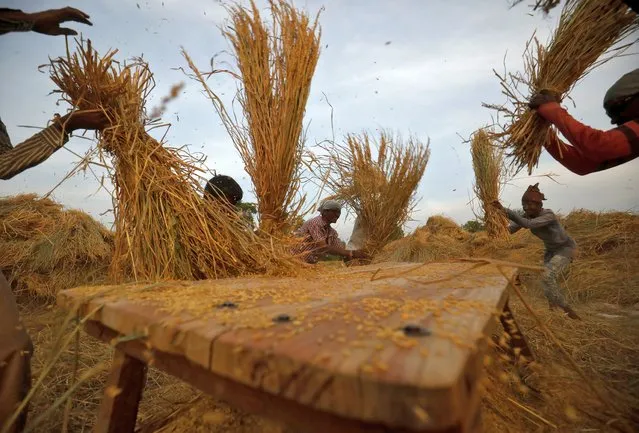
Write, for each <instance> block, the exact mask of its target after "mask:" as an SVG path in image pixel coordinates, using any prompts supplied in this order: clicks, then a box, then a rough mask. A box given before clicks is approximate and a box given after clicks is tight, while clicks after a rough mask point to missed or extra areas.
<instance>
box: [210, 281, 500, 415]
mask: <svg viewBox="0 0 639 433" xmlns="http://www.w3.org/2000/svg"><path fill="white" fill-rule="evenodd" d="M494 280H495V279H494V278H493V282H494ZM497 281H501V282H502V289H501V292H503V283H504V281H503V277H497ZM389 284H390V286H391V287H396V286H397V284H398V283H397V282H396V281H394V282H390V283H389ZM403 284H404V285H406V284H407V283H406V282H404V283H403ZM432 290H434V292H430V293H424V292H423V291H422V292H420V291H419V290H413V291H408V292H406V291H405V292H403V293H400V292H397V293H395V296H396V297H397V296H400V295H403V297H404V299H406V298H407V297H408V298H409V299H415V298H419V297H420V296H427V297H430V298H434V297H435V296H436V295H435V293H436V292H440V294H445V296H450V295H451V294H452V293H453V292H452V291H450V290H446V289H445V288H442V287H437V286H435V287H433V288H432ZM463 290H465V289H463ZM466 291H467V290H466ZM499 291H500V290H497V291H496V292H495V293H496V294H495V296H497V301H496V303H498V302H499V298H500V295H499V293H498V292H499ZM468 293H470V292H468ZM474 293H476V294H479V295H480V293H479V292H478V291H476V292H474ZM378 295H379V293H378ZM354 296H356V295H353V296H352V297H351V299H348V300H346V301H344V302H345V303H344V305H345V306H347V307H346V308H345V311H348V310H349V309H350V310H354V309H356V308H357V304H358V302H360V301H361V298H359V297H358V298H355V297H354ZM479 297H481V296H479ZM392 298H393V297H392V296H391V297H390V299H392ZM494 302H495V301H494ZM314 314H315V316H322V315H323V314H325V311H322V310H321V309H320V310H319V311H317V312H315V313H314ZM315 316H313V314H312V315H311V316H309V320H310V321H311V322H312V321H313V318H314V317H315ZM489 316H490V312H488V313H487V315H486V317H485V318H484V319H483V321H481V320H480V322H481V323H482V324H484V323H485V322H486V321H488V318H489ZM398 320H399V319H398V317H394V318H393V319H392V320H391V322H393V323H395V322H397V324H398V323H399V322H398ZM389 323H390V322H389ZM386 324H387V325H388V323H386ZM346 326H347V324H345V323H343V321H342V320H340V318H339V317H332V318H331V320H330V321H324V322H323V323H317V324H315V326H314V328H313V329H312V330H311V331H309V332H305V333H304V334H300V335H298V336H297V337H295V336H293V337H290V336H288V337H287V333H289V332H290V330H285V329H282V330H281V331H278V332H275V335H274V336H272V337H271V338H269V339H261V340H260V341H258V342H254V343H252V344H251V345H250V347H247V345H246V341H249V340H250V334H251V332H242V331H234V332H230V333H227V334H223V335H222V336H220V337H218V339H217V340H216V341H215V343H214V345H213V354H212V359H213V365H212V369H213V370H214V371H215V372H216V373H219V374H222V375H225V376H227V377H232V378H234V379H235V380H239V381H242V382H243V383H246V384H250V385H251V386H255V387H258V388H260V389H266V390H268V391H269V392H272V393H275V394H278V395H284V396H288V397H289V398H296V399H298V400H299V401H302V402H304V403H306V404H313V405H315V407H318V408H320V409H323V410H330V411H336V412H337V413H339V414H341V415H353V416H360V417H362V418H363V419H369V418H370V419H376V418H375V417H382V418H383V417H386V418H385V419H387V420H388V419H389V418H393V419H397V420H398V421H399V422H403V423H405V422H406V420H407V416H409V418H411V417H412V418H415V417H417V418H419V416H420V415H421V414H419V413H418V414H407V413H404V412H402V410H405V408H406V402H407V396H408V394H410V393H411V392H414V390H415V388H416V387H417V386H416V384H414V383H413V381H412V380H411V379H410V377H408V376H410V374H411V373H414V372H415V371H418V370H419V366H420V365H421V362H420V360H418V359H417V358H416V357H413V358H407V357H406V356H405V355H401V356H399V357H397V359H396V362H395V363H394V364H395V365H393V367H396V368H390V369H389V371H390V372H406V371H410V373H408V376H407V375H406V374H404V373H402V374H399V376H398V377H394V378H393V377H384V376H383V375H381V376H380V377H375V378H369V380H368V381H366V380H363V379H365V378H362V377H361V375H360V376H359V377H358V374H359V373H360V372H359V371H358V369H359V367H360V366H361V364H362V363H363V361H365V360H366V359H368V358H370V357H371V354H372V353H374V352H373V351H372V350H371V349H370V348H367V349H363V350H359V353H357V354H355V355H354V354H352V353H351V354H349V355H348V356H345V355H343V354H341V352H340V350H341V349H343V347H344V345H341V346H340V345H329V346H328V347H325V348H324V350H325V351H326V352H332V355H331V356H330V358H328V359H326V360H325V363H324V364H323V365H317V363H314V360H315V358H316V357H317V355H319V354H321V352H322V349H321V348H320V347H319V346H318V345H317V343H316V337H318V336H320V335H325V334H330V333H331V331H333V330H335V329H336V328H344V327H346ZM480 331H481V329H479V330H477V332H478V333H480ZM346 337H348V338H350V339H351V340H352V339H353V336H350V335H349V336H344V337H343V338H344V339H346ZM441 344H443V347H445V351H444V352H443V353H442V354H441V355H442V356H441V357H440V359H439V364H440V365H441V364H442V363H444V364H450V355H451V353H452V350H453V348H452V346H453V345H452V344H451V342H450V341H448V340H446V339H442V340H441ZM400 352H401V351H400ZM389 353H398V352H397V350H396V349H395V348H393V349H391V350H390V352H389ZM353 360H356V361H355V362H353ZM349 361H350V362H351V365H350V367H349V368H348V369H346V367H345V366H347V365H348V362H349ZM464 362H465V358H464V357H463V356H460V357H459V367H458V368H457V371H455V369H449V370H450V371H453V373H454V375H453V376H449V377H448V378H447V379H446V380H448V381H449V382H448V383H443V384H436V385H438V386H434V387H431V388H430V391H429V392H430V394H431V395H432V396H433V398H431V399H429V400H430V401H433V402H436V403H440V406H446V405H445V404H441V403H442V402H443V401H446V402H447V405H448V406H447V407H442V409H446V410H436V409H438V408H435V409H433V410H432V412H434V413H437V414H438V415H439V414H443V415H440V416H442V418H444V417H448V418H447V419H440V420H438V421H439V423H440V424H446V423H448V424H451V423H454V422H457V421H455V420H456V419H457V420H458V419H459V417H460V416H461V415H460V414H461V413H462V412H463V411H465V410H466V409H467V408H466V407H464V406H463V405H457V407H454V405H455V404H456V402H458V401H459V395H458V393H456V392H454V391H455V390H454V389H452V387H454V386H458V383H457V382H458V381H460V380H461V379H460V374H459V371H460V370H461V369H462V367H463V364H464ZM410 365H412V366H413V367H410ZM231 366H232V367H233V370H230V367H231ZM406 367H410V368H409V369H408V370H407V369H406ZM440 368H441V367H440ZM428 373H429V374H426V378H427V379H433V378H434V379H437V380H440V382H441V379H442V378H441V375H439V374H438V371H437V370H436V369H434V370H433V371H432V372H428ZM444 376H446V375H444ZM342 378H344V380H343V383H339V386H337V385H336V383H337V382H339V381H340V379H342ZM402 378H403V379H405V380H402ZM451 378H452V380H451ZM371 379H372V380H371ZM393 380H394V381H395V382H397V386H396V391H397V392H389V391H392V388H393V385H392V381H393ZM380 381H385V382H384V383H380ZM389 382H390V383H389ZM297 383H300V385H299V386H297V385H296V384H297ZM460 383H461V382H460ZM347 384H348V385H347ZM367 384H370V388H371V389H366V385H367ZM407 384H409V385H407ZM446 386H449V387H451V390H450V391H451V392H450V397H448V398H442V397H444V395H445V394H446V392H448V390H442V389H441V388H445V387H446ZM433 388H434V389H433ZM423 389H424V390H426V389H427V388H426V387H425V386H424V387H423ZM347 390H349V391H347ZM462 390H463V388H462ZM346 391H347V392H346ZM400 392H401V399H397V398H396V394H398V393H400ZM425 393H426V392H424V394H425ZM373 394H375V396H373ZM378 394H379V395H378ZM422 397H423V396H422ZM376 398H377V399H381V400H382V401H383V404H382V403H380V402H375V399H376ZM417 398H418V397H417V396H413V399H417ZM363 400H364V401H366V400H367V401H368V404H364V406H363V407H362V404H363V403H362V401H363ZM371 401H372V402H375V403H376V404H371ZM395 401H401V402H403V403H404V405H403V406H400V411H399V412H394V411H395V410H396V409H397V407H396V406H394V402H395ZM408 401H410V398H409V399H408ZM353 405H354V406H353ZM349 406H353V407H350V408H349ZM451 406H453V407H451ZM389 408H390V409H389ZM451 409H453V410H451ZM416 422H418V421H416ZM422 423H423V422H422ZM420 425H421V424H420Z"/></svg>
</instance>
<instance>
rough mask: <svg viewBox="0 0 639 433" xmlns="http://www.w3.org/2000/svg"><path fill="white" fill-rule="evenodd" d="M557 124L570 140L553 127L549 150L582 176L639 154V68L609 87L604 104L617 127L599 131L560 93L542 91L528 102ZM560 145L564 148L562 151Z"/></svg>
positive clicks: (545, 117)
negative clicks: (575, 112)
mask: <svg viewBox="0 0 639 433" xmlns="http://www.w3.org/2000/svg"><path fill="white" fill-rule="evenodd" d="M528 105H529V106H530V108H532V109H535V110H537V113H539V115H540V116H542V117H543V118H544V119H546V120H547V121H549V122H550V123H552V124H553V125H555V126H556V127H557V129H558V130H559V132H561V134H562V135H563V136H564V137H565V138H566V139H567V140H568V141H569V142H570V145H568V144H565V143H562V142H561V140H560V139H559V138H558V137H557V135H556V134H554V132H553V131H551V134H552V135H551V139H550V140H549V141H548V143H549V144H548V145H547V146H546V150H547V151H548V153H550V154H551V155H552V157H553V158H555V159H556V160H557V162H559V163H560V164H561V165H563V166H564V167H566V168H567V169H568V170H570V171H572V172H573V173H576V174H579V175H581V176H583V175H586V174H590V173H594V172H597V171H602V170H607V169H609V168H612V167H616V166H618V165H621V164H624V163H626V162H628V161H631V160H633V159H635V158H637V157H639V69H635V70H634V71H632V72H629V73H627V74H626V75H624V76H623V77H621V78H620V79H619V80H617V82H616V83H615V84H613V85H612V87H610V89H608V91H607V92H606V95H605V96H604V100H603V106H604V109H605V110H606V114H607V115H608V117H610V121H611V123H612V124H614V125H617V128H614V129H611V130H609V131H600V130H598V129H594V128H591V127H589V126H586V125H584V124H582V123H581V122H579V121H577V120H575V118H573V117H572V116H571V115H570V114H568V112H567V111H566V110H564V109H563V108H562V107H561V106H560V105H559V99H558V98H557V95H554V94H552V92H541V93H539V94H537V95H535V96H533V97H532V99H531V100H530V103H529V104H528ZM560 149H561V151H560Z"/></svg>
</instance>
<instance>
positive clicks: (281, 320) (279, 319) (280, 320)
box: [273, 313, 293, 323]
mask: <svg viewBox="0 0 639 433" xmlns="http://www.w3.org/2000/svg"><path fill="white" fill-rule="evenodd" d="M291 320H293V319H292V318H291V316H289V315H288V314H286V313H282V314H278V315H277V316H275V317H273V322H276V323H287V322H290V321H291Z"/></svg>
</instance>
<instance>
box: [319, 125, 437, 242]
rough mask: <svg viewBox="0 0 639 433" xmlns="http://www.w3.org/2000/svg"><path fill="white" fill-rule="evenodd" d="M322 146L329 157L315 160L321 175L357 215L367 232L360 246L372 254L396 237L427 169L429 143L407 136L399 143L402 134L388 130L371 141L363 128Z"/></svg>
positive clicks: (339, 198) (411, 206)
mask: <svg viewBox="0 0 639 433" xmlns="http://www.w3.org/2000/svg"><path fill="white" fill-rule="evenodd" d="M373 147H375V148H376V150H377V156H376V157H374V156H373V151H372V148H373ZM325 150H326V152H327V154H328V156H327V157H326V158H325V159H324V161H322V162H320V164H321V167H320V172H322V173H324V174H322V176H321V177H322V179H326V184H327V186H328V188H329V189H331V190H332V192H333V194H334V196H333V197H334V198H336V199H338V200H342V201H344V202H346V204H348V206H350V207H351V208H352V209H353V210H354V211H355V213H356V214H357V215H358V216H359V217H360V218H361V220H362V224H363V226H364V227H366V230H367V239H366V244H365V247H364V249H366V250H367V251H368V252H370V253H371V254H374V253H376V252H378V251H379V250H380V249H381V248H382V247H384V245H386V244H387V243H388V242H390V241H392V240H394V239H397V238H398V237H401V236H402V233H401V227H402V226H403V225H404V223H406V221H407V220H408V218H409V216H410V213H411V211H412V209H413V206H414V198H415V191H416V189H417V185H418V184H419V181H420V180H421V179H422V176H423V175H424V171H425V170H426V164H427V163H428V157H429V156H430V149H429V147H428V143H427V144H426V145H424V144H422V143H421V142H420V141H419V140H418V139H417V138H415V137H411V138H409V140H408V142H407V143H406V144H404V143H403V142H402V139H401V137H399V136H397V137H393V136H392V135H391V134H390V133H389V132H381V133H380V137H379V141H377V142H375V141H374V140H372V139H371V138H370V136H369V134H368V133H366V132H364V133H362V134H361V135H356V134H349V135H347V136H346V143H345V144H343V145H338V144H334V145H331V146H330V147H326V148H325Z"/></svg>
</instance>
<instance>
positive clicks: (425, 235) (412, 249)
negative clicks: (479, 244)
mask: <svg viewBox="0 0 639 433" xmlns="http://www.w3.org/2000/svg"><path fill="white" fill-rule="evenodd" d="M469 239H470V234H469V233H466V232H465V231H464V230H462V229H461V228H460V227H459V226H458V225H457V224H456V223H455V222H454V221H453V220H451V219H449V218H446V217H444V216H441V215H435V216H432V217H430V218H428V220H427V221H426V225H424V226H422V227H419V228H418V229H416V230H415V232H414V233H412V234H410V235H408V236H405V237H403V238H401V239H398V240H396V241H393V242H391V243H389V244H388V245H386V246H385V247H384V248H383V249H382V250H381V251H380V252H379V253H378V254H376V255H375V257H374V260H373V262H374V263H381V262H416V263H426V262H436V261H441V260H447V259H452V258H460V257H467V256H468V255H469V253H470V247H471V244H470V242H469Z"/></svg>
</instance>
